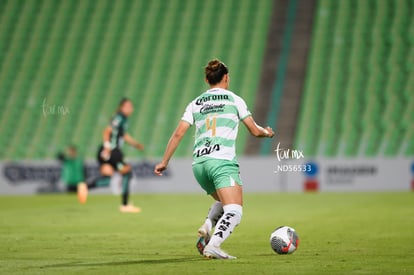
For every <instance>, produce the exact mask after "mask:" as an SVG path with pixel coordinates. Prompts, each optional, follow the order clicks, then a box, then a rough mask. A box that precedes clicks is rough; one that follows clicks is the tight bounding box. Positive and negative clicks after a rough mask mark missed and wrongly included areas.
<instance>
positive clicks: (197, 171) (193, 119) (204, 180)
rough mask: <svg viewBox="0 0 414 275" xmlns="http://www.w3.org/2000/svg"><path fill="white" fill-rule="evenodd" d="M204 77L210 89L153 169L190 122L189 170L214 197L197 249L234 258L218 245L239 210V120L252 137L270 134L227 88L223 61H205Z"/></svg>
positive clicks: (235, 222) (188, 113) (167, 156)
mask: <svg viewBox="0 0 414 275" xmlns="http://www.w3.org/2000/svg"><path fill="white" fill-rule="evenodd" d="M205 76H206V82H207V84H208V85H209V86H210V89H209V90H207V91H206V92H204V93H203V94H201V95H200V96H198V97H197V98H196V99H194V100H193V101H192V102H190V104H188V106H187V108H186V110H185V112H184V115H183V117H182V119H181V121H180V122H179V124H178V126H177V128H176V130H175V131H174V133H173V134H172V136H171V138H170V140H169V142H168V144H167V148H166V150H165V153H164V157H163V159H162V161H161V162H160V163H159V164H157V165H156V166H155V169H154V173H155V174H157V175H162V172H163V171H164V170H165V169H167V166H168V162H169V161H170V159H171V157H172V155H173V154H174V151H175V150H176V148H177V147H178V145H179V143H180V141H181V139H182V137H183V136H184V134H185V133H186V132H187V130H188V129H189V128H190V126H192V125H193V124H194V125H195V126H196V129H195V142H194V151H193V158H194V161H193V173H194V176H195V178H196V179H197V181H198V183H199V184H200V186H201V187H202V188H203V189H204V190H205V191H206V192H207V194H208V195H211V196H212V197H213V198H214V200H215V202H214V203H213V204H212V206H211V207H210V210H209V212H208V216H207V219H206V220H205V222H204V224H203V225H202V226H201V227H200V228H199V230H198V234H199V237H200V238H199V240H198V242H197V249H198V250H199V252H200V253H201V254H203V255H204V256H205V257H207V258H214V259H235V258H236V257H234V256H231V255H229V254H227V253H226V252H224V251H223V250H222V249H221V244H222V243H223V242H224V240H226V239H227V238H228V237H229V236H230V234H231V233H232V232H233V230H234V228H235V227H236V226H237V225H238V224H239V223H240V220H241V217H242V213H243V211H242V206H243V196H242V181H241V180H240V177H239V173H240V172H239V165H238V163H237V160H236V152H235V151H236V150H235V148H236V146H235V145H236V144H235V143H236V138H237V132H238V126H239V122H240V121H242V122H243V123H244V125H245V126H246V127H247V129H248V130H249V132H250V133H251V134H252V135H253V136H256V137H269V138H271V137H273V136H274V132H273V130H272V129H271V128H270V127H266V128H263V127H261V126H259V125H257V124H256V123H255V121H254V119H253V117H252V115H251V113H250V112H249V110H248V108H247V106H246V103H245V102H244V100H243V99H242V98H241V97H239V96H237V95H236V94H235V93H233V92H231V91H229V90H228V87H229V81H230V78H229V73H228V68H227V66H226V65H225V64H224V63H222V62H221V61H220V60H217V59H214V60H211V61H210V62H209V63H208V64H207V66H206V67H205ZM213 227H215V228H214V233H213V234H211V232H212V230H213Z"/></svg>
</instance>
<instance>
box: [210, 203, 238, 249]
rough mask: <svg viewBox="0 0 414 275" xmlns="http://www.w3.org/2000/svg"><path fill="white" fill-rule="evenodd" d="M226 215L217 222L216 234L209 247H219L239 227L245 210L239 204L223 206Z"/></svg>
mask: <svg viewBox="0 0 414 275" xmlns="http://www.w3.org/2000/svg"><path fill="white" fill-rule="evenodd" d="M223 209H224V214H223V216H222V217H221V218H220V219H219V221H218V222H217V225H216V228H215V230H214V234H213V236H212V237H211V239H210V242H209V245H213V246H217V247H219V246H220V245H221V244H222V243H223V242H224V241H225V240H226V239H227V238H228V237H229V236H230V234H231V233H232V232H233V230H234V228H235V227H236V226H237V225H239V223H240V221H241V217H242V215H243V208H242V206H241V205H238V204H227V205H225V206H223Z"/></svg>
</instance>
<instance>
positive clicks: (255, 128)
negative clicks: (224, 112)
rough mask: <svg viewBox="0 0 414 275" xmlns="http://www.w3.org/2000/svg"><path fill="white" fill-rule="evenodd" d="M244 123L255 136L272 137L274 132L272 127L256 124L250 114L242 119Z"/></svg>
mask: <svg viewBox="0 0 414 275" xmlns="http://www.w3.org/2000/svg"><path fill="white" fill-rule="evenodd" d="M243 123H244V125H245V126H246V128H247V129H248V130H249V132H250V134H252V135H253V136H255V137H268V138H272V137H273V136H274V135H275V133H274V132H273V130H272V128H270V127H266V128H263V127H262V126H259V125H257V124H256V122H255V121H254V119H253V117H252V116H249V117H247V118H245V119H244V120H243Z"/></svg>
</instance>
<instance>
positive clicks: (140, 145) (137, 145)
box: [135, 143, 144, 151]
mask: <svg viewBox="0 0 414 275" xmlns="http://www.w3.org/2000/svg"><path fill="white" fill-rule="evenodd" d="M135 148H137V149H138V150H140V151H144V145H142V144H141V143H137V144H136V145H135Z"/></svg>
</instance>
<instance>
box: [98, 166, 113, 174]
mask: <svg viewBox="0 0 414 275" xmlns="http://www.w3.org/2000/svg"><path fill="white" fill-rule="evenodd" d="M100 171H101V174H102V175H104V176H112V175H113V174H114V168H112V166H111V165H109V164H104V165H102V166H101V168H100Z"/></svg>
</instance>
